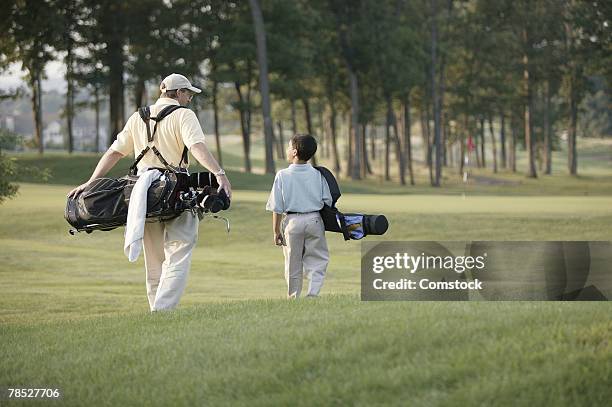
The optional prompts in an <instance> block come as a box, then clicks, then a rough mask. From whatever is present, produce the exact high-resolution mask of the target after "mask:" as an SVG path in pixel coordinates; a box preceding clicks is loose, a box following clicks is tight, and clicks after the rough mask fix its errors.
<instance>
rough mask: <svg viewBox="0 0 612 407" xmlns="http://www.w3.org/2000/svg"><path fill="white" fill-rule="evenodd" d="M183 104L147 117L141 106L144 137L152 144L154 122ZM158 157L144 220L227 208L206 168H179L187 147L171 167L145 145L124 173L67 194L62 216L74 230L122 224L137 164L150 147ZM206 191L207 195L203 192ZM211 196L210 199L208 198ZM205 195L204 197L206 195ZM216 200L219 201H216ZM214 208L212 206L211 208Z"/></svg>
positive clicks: (164, 218) (224, 198)
mask: <svg viewBox="0 0 612 407" xmlns="http://www.w3.org/2000/svg"><path fill="white" fill-rule="evenodd" d="M180 108H183V106H179V105H170V106H167V107H165V108H164V109H163V110H162V111H160V112H159V114H158V115H157V117H150V110H149V108H148V107H144V108H140V109H139V114H140V117H141V118H142V120H143V121H144V122H145V123H146V127H147V140H148V141H149V144H150V145H151V144H152V143H151V142H152V141H153V138H154V137H155V132H156V130H157V123H159V122H160V121H161V120H162V119H164V118H165V117H167V116H168V115H169V114H170V113H172V112H174V111H175V110H177V109H180ZM149 120H154V121H155V122H156V123H155V126H154V128H153V133H151V130H150V128H149ZM149 150H151V151H153V153H154V154H155V155H156V156H157V157H158V158H159V160H160V161H161V162H162V164H163V165H164V168H156V169H157V170H159V171H161V172H162V175H161V176H160V177H159V178H158V179H157V180H155V181H153V183H152V184H151V186H150V188H149V190H148V192H147V214H146V217H147V222H161V221H167V220H171V219H174V218H176V217H178V216H180V215H181V213H183V212H184V211H185V210H188V209H194V208H201V209H204V210H206V209H210V208H215V209H216V210H219V209H218V208H221V209H227V208H229V199H227V197H225V195H224V193H223V194H221V193H220V194H219V195H216V194H215V193H214V192H213V190H214V188H217V187H218V186H219V185H218V184H217V181H216V178H215V177H214V176H213V175H212V174H210V173H207V172H200V173H194V174H191V175H190V174H189V173H188V172H187V170H186V169H185V168H181V164H182V163H183V162H185V163H187V155H188V154H187V153H188V151H187V148H186V147H185V149H184V150H183V157H182V158H181V162H180V163H179V166H178V167H174V166H172V165H170V164H168V162H167V161H166V160H165V159H164V157H162V155H161V153H160V152H159V150H158V149H157V148H156V147H155V146H154V145H152V146H151V147H149V146H147V147H146V148H145V149H144V150H143V151H142V152H141V153H140V154H139V155H138V157H136V160H135V161H134V163H133V164H132V166H131V167H130V170H129V173H128V175H126V176H125V177H122V178H119V179H114V178H98V179H96V180H94V181H92V182H91V183H90V184H89V185H88V186H87V187H86V188H85V189H84V190H83V191H82V192H81V193H80V194H78V195H77V196H76V197H74V198H68V202H67V203H66V211H65V214H64V218H65V219H66V220H67V221H68V223H70V225H71V226H72V227H73V228H74V229H71V230H70V233H71V234H74V233H75V232H83V231H84V232H87V233H91V232H92V231H94V230H103V231H108V230H113V229H115V228H117V227H119V226H123V225H125V224H126V222H127V214H128V206H129V204H130V196H131V193H132V189H133V188H134V185H135V184H136V182H137V181H138V175H137V165H138V163H139V162H140V160H141V159H142V157H144V155H145V154H146V153H147V152H148V151H149ZM198 189H200V190H203V191H205V192H204V193H200V194H199V195H200V196H197V194H194V192H195V190H198ZM204 195H206V196H204ZM211 196H213V197H212V199H211ZM205 198H206V199H205ZM217 201H220V202H221V203H220V204H218V202H217ZM213 211H215V210H213Z"/></svg>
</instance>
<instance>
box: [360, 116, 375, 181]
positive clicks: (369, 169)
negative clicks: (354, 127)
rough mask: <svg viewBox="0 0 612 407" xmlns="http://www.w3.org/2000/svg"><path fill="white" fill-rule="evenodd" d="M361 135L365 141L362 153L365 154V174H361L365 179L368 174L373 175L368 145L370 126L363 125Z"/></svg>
mask: <svg viewBox="0 0 612 407" xmlns="http://www.w3.org/2000/svg"><path fill="white" fill-rule="evenodd" d="M361 133H362V134H363V137H362V140H363V146H362V150H361V151H362V153H363V157H362V160H363V163H364V166H363V172H362V174H361V176H362V177H363V178H365V177H366V174H370V175H371V174H373V172H372V167H370V160H368V145H367V137H366V135H367V134H368V124H367V123H363V124H362V125H361Z"/></svg>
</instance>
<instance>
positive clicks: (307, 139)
mask: <svg viewBox="0 0 612 407" xmlns="http://www.w3.org/2000/svg"><path fill="white" fill-rule="evenodd" d="M291 145H292V146H293V148H295V149H296V150H297V157H298V158H299V159H300V160H302V161H308V160H310V159H311V158H312V156H313V155H315V153H316V152H317V140H315V138H314V137H312V136H311V135H310V134H296V135H295V136H293V137H291Z"/></svg>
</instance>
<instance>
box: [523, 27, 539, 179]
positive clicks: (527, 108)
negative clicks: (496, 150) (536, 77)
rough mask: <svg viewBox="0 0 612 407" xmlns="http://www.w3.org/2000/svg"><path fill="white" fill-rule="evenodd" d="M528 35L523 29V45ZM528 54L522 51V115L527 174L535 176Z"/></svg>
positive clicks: (525, 44)
mask: <svg viewBox="0 0 612 407" xmlns="http://www.w3.org/2000/svg"><path fill="white" fill-rule="evenodd" d="M527 44H529V42H528V37H527V29H525V28H524V29H523V46H524V47H527ZM529 81H530V79H529V56H528V55H527V52H526V51H525V52H523V91H524V97H525V103H524V116H525V119H524V120H525V123H524V124H525V147H526V148H527V154H528V166H529V169H528V171H527V176H528V177H530V178H537V177H538V174H537V172H536V166H535V154H534V151H533V139H532V138H533V137H532V134H531V87H530V86H529Z"/></svg>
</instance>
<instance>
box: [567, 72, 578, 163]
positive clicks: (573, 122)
mask: <svg viewBox="0 0 612 407" xmlns="http://www.w3.org/2000/svg"><path fill="white" fill-rule="evenodd" d="M575 69H576V68H575V67H574V68H573V71H572V74H571V78H570V90H569V95H570V100H569V109H570V122H569V130H568V132H567V167H568V170H569V173H570V175H578V156H577V152H576V130H577V128H578V95H577V92H576V76H577V75H576V71H575Z"/></svg>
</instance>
